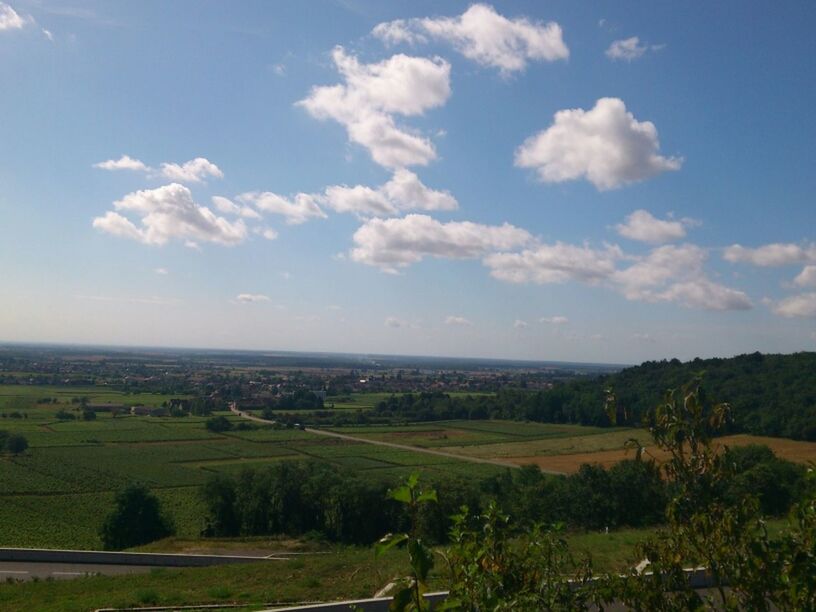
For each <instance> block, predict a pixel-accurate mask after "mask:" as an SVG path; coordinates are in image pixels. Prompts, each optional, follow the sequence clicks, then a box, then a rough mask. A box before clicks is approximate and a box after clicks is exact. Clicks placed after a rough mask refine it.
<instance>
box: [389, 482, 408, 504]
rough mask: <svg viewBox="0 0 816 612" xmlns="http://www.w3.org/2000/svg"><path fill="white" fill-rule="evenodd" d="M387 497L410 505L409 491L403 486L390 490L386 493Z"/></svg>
mask: <svg viewBox="0 0 816 612" xmlns="http://www.w3.org/2000/svg"><path fill="white" fill-rule="evenodd" d="M388 497H390V498H391V499H395V500H397V501H398V502H402V503H404V504H408V503H411V489H409V488H408V487H405V486H403V487H397V488H396V489H391V490H390V491H388Z"/></svg>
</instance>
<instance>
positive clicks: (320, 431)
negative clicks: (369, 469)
mask: <svg viewBox="0 0 816 612" xmlns="http://www.w3.org/2000/svg"><path fill="white" fill-rule="evenodd" d="M230 410H231V411H232V412H233V413H234V414H237V415H238V416H240V417H243V418H245V419H249V420H250V421H256V422H258V423H266V424H267V425H268V424H269V423H274V422H275V421H268V420H267V419H262V418H260V417H256V416H253V415H251V414H249V413H247V412H242V411H241V410H238V408H237V407H236V406H235V404H234V403H231V404H230ZM304 431H307V432H309V433H311V434H315V435H318V436H327V437H329V438H337V439H339V440H346V441H347V442H360V443H362V444H373V445H374V446H386V447H388V448H395V449H397V450H406V451H411V452H413V453H425V454H426V455H436V456H437V457H447V458H449V459H457V460H459V461H469V462H470V463H484V464H488V465H497V466H499V467H506V468H518V467H519V466H518V465H516V464H514V463H511V462H509V461H501V460H499V459H483V458H481V457H466V456H464V455H457V454H455V453H448V452H445V451H441V450H436V449H431V448H421V447H419V446H409V445H407V444H396V443H395V442H383V441H382V440H371V439H368V438H358V437H356V436H349V435H347V434H341V433H337V432H334V431H327V430H325V429H312V428H310V427H307V428H305V429H304ZM542 472H547V473H548V474H558V475H560V474H563V472H556V471H552V470H542Z"/></svg>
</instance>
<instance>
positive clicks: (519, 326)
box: [513, 319, 530, 329]
mask: <svg viewBox="0 0 816 612" xmlns="http://www.w3.org/2000/svg"><path fill="white" fill-rule="evenodd" d="M513 327H514V328H515V329H526V328H527V327H530V326H529V324H528V323H527V321H522V320H521V319H516V320H515V321H513Z"/></svg>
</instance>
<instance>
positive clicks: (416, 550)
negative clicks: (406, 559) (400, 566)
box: [408, 540, 434, 582]
mask: <svg viewBox="0 0 816 612" xmlns="http://www.w3.org/2000/svg"><path fill="white" fill-rule="evenodd" d="M408 555H409V556H410V558H411V567H412V568H413V570H414V573H415V575H416V576H417V578H418V580H419V582H425V579H426V578H427V577H428V572H430V571H431V568H432V567H433V564H434V561H433V553H432V552H431V550H430V549H429V548H428V547H427V546H425V545H424V544H423V543H422V542H421V541H420V540H410V541H409V542H408Z"/></svg>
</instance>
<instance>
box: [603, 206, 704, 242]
mask: <svg viewBox="0 0 816 612" xmlns="http://www.w3.org/2000/svg"><path fill="white" fill-rule="evenodd" d="M693 224H694V222H693V221H692V220H691V219H681V220H679V221H675V220H662V219H657V218H656V217H654V216H653V215H652V214H651V213H650V212H648V211H646V210H636V211H635V212H633V213H632V214H631V215H629V216H628V217H626V222H625V223H621V224H618V225H616V226H615V230H616V231H617V232H618V234H620V235H621V236H623V237H624V238H629V239H630V240H639V241H641V242H648V243H650V244H662V243H664V242H672V241H674V240H680V239H681V238H685V236H686V228H687V227H690V226H691V225H693Z"/></svg>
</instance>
